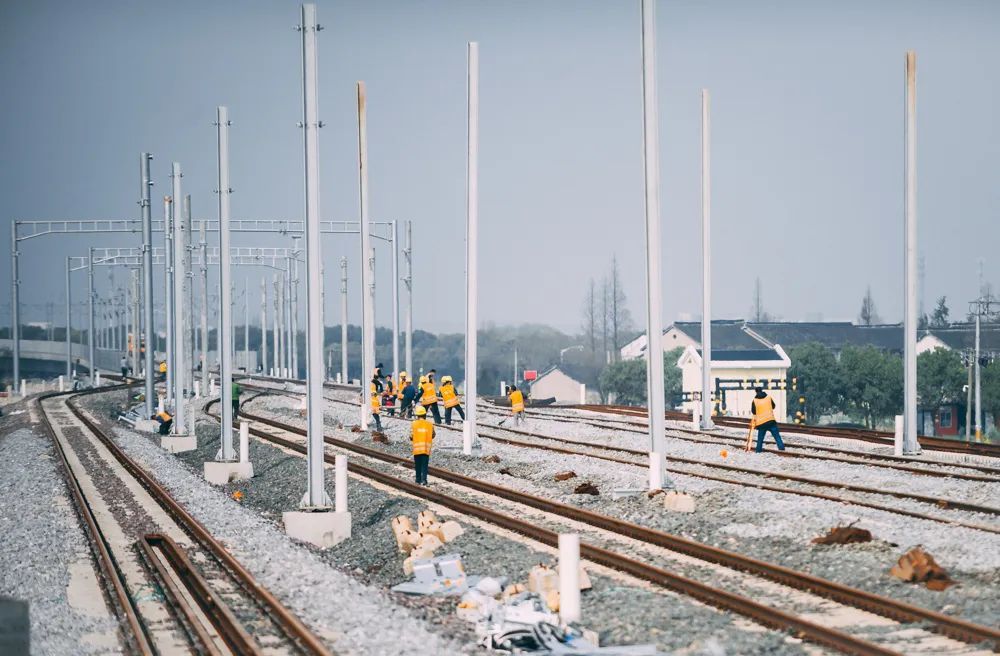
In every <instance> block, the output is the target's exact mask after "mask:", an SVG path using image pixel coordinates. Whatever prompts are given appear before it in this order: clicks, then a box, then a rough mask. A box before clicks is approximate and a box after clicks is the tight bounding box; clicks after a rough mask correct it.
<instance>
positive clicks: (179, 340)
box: [170, 162, 225, 435]
mask: <svg viewBox="0 0 1000 656" xmlns="http://www.w3.org/2000/svg"><path fill="white" fill-rule="evenodd" d="M181 176H182V174H181V165H180V164H178V163H177V162H174V163H173V164H172V165H171V176H170V177H171V181H172V182H173V197H174V199H175V201H180V200H181V199H182V198H184V196H183V195H182V194H181ZM173 209H174V211H173V214H174V221H173V234H174V252H173V265H174V272H173V283H174V288H173V294H174V297H173V298H174V423H173V433H174V435H185V434H186V433H187V421H186V420H187V417H186V414H187V413H186V408H185V399H184V379H185V378H186V376H185V375H184V370H185V369H186V368H187V363H186V362H185V361H184V350H185V349H184V278H185V272H184V253H185V251H186V250H187V246H186V244H185V240H184V216H183V209H181V212H180V214H181V216H178V212H177V209H178V207H177V202H175V203H174V205H173ZM223 259H225V258H223Z"/></svg>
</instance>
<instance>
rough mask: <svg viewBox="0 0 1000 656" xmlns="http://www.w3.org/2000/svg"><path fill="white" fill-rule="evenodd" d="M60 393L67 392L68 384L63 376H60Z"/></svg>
mask: <svg viewBox="0 0 1000 656" xmlns="http://www.w3.org/2000/svg"><path fill="white" fill-rule="evenodd" d="M59 391H60V392H65V391H66V382H65V381H64V380H63V377H62V376H59Z"/></svg>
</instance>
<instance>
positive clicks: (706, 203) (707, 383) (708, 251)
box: [701, 89, 715, 430]
mask: <svg viewBox="0 0 1000 656" xmlns="http://www.w3.org/2000/svg"><path fill="white" fill-rule="evenodd" d="M709 109H710V107H709V95H708V89H702V90H701V427H702V429H703V430H709V429H711V428H715V424H714V423H713V422H712V388H711V378H712V162H711V159H710V157H711V124H710V123H709V119H710V115H709Z"/></svg>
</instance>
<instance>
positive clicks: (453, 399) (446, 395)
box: [441, 376, 465, 426]
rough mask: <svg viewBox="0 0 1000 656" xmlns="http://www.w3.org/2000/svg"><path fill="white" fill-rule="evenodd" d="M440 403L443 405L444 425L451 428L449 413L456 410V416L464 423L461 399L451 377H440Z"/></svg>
mask: <svg viewBox="0 0 1000 656" xmlns="http://www.w3.org/2000/svg"><path fill="white" fill-rule="evenodd" d="M441 402H442V403H443V404H444V423H446V424H448V425H449V426H451V411H452V410H457V411H458V416H459V417H461V418H462V421H465V412H463V411H462V403H461V399H459V398H458V392H456V391H455V383H454V382H452V379H451V376H442V377H441Z"/></svg>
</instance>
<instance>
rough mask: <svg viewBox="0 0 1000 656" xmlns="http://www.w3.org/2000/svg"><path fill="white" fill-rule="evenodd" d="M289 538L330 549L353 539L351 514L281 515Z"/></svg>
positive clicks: (292, 512) (300, 512)
mask: <svg viewBox="0 0 1000 656" xmlns="http://www.w3.org/2000/svg"><path fill="white" fill-rule="evenodd" d="M281 519H282V521H283V522H284V523H285V533H286V534H287V535H288V537H290V538H293V539H295V540H300V541H302V542H308V543H309V544H313V545H316V546H317V547H319V548H320V549H328V548H330V547H332V546H334V545H337V544H340V543H341V542H343V541H344V540H346V539H347V538H349V537H351V513H349V512H340V513H338V512H333V511H331V510H327V511H312V512H310V511H301V510H290V511H288V512H284V513H281Z"/></svg>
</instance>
